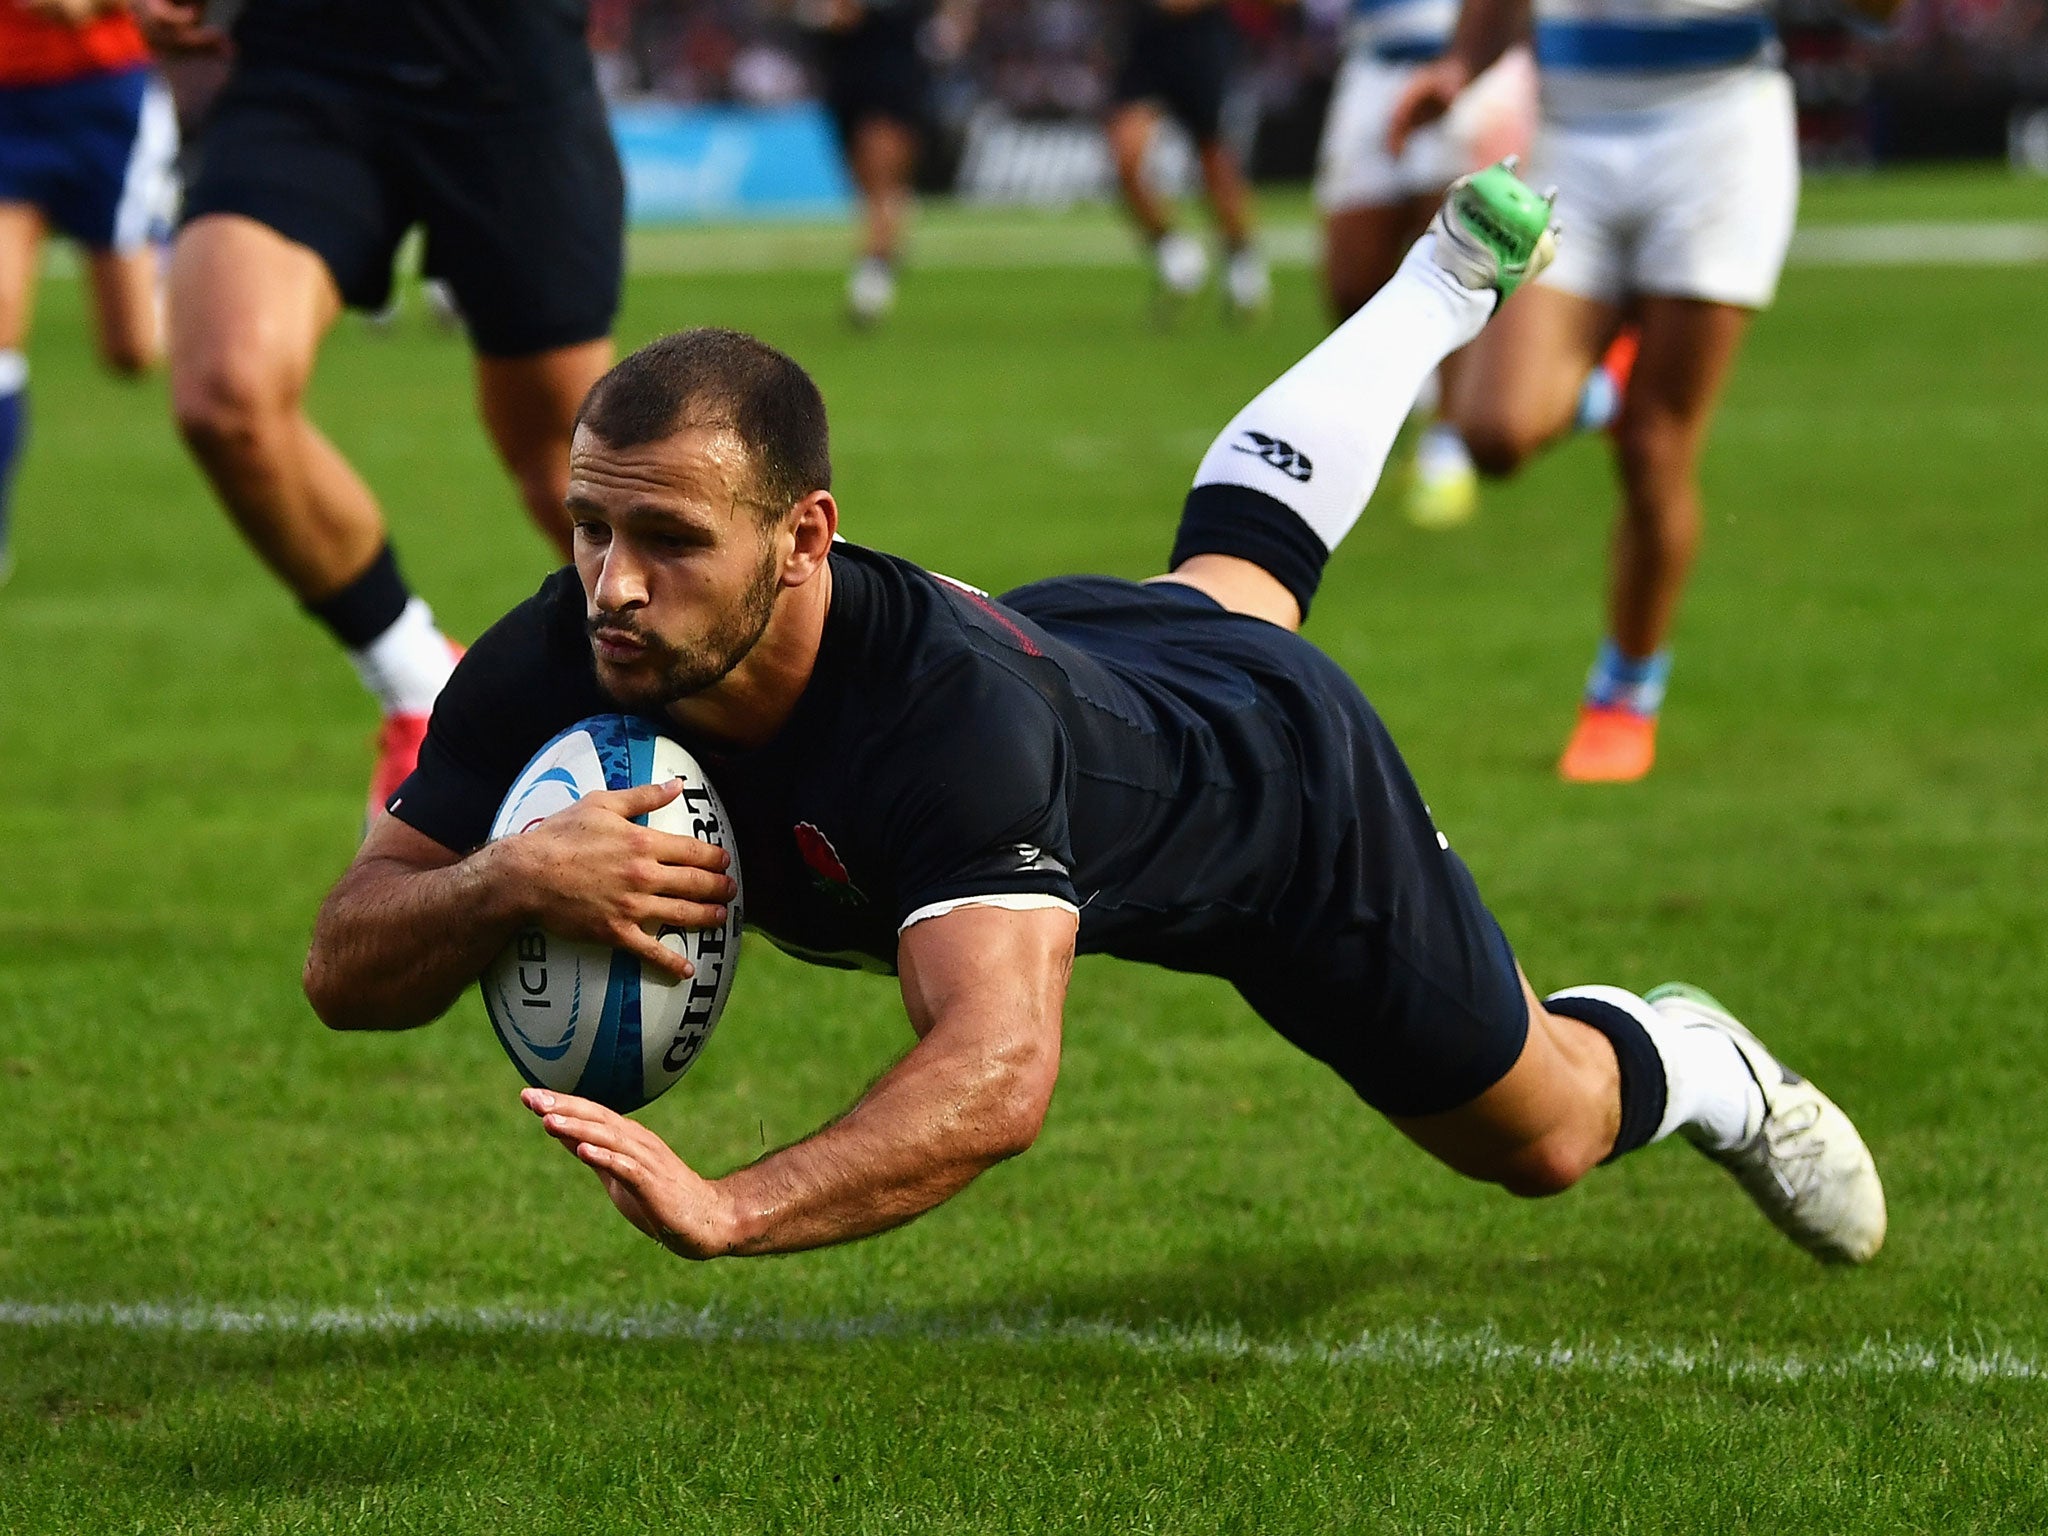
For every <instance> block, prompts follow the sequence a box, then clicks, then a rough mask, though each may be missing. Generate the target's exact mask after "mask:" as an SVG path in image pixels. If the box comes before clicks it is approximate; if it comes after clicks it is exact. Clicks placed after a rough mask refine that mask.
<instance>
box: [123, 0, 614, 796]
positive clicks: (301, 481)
mask: <svg viewBox="0 0 2048 1536" xmlns="http://www.w3.org/2000/svg"><path fill="white" fill-rule="evenodd" d="M139 5H140V7H141V11H140V14H141V15H142V18H143V21H144V24H145V28H146V30H147V31H148V32H149V33H150V35H151V40H152V41H153V42H155V43H156V44H157V45H158V46H159V47H161V48H166V49H173V50H198V51H219V50H223V49H225V48H227V47H228V46H229V44H228V40H227V39H226V38H225V37H223V36H222V35H221V33H220V32H219V31H217V30H216V29H215V28H213V27H211V26H209V25H207V23H206V21H205V18H204V17H203V15H202V13H201V8H200V6H199V5H198V4H196V3H179V0H139ZM585 19H586V18H585V6H584V4H583V3H582V0H249V3H248V5H247V6H246V8H244V9H243V10H242V11H241V13H240V15H239V16H238V17H237V19H236V20H235V22H234V31H233V43H232V46H233V51H234V60H235V61H234V69H233V73H232V74H231V75H230V77H229V80H228V84H227V87H226V89H225V90H224V91H223V92H222V94H221V96H220V98H219V100H218V101H217V102H216V103H215V104H214V106H213V108H212V111H211V115H210V116H209V118H208V121H207V125H206V129H205V132H204V134H203V136H202V138H201V141H200V144H199V146H198V148H199V155H198V170H197V172H196V175H195V177H194V180H193V182H192V185H191V188H190V190H189V192H188V194H187V196H186V200H185V212H184V223H183V226H182V227H181V229H180V230H179V233H178V237H177V243H176V246H175V248H174V251H173V255H172V261H171V276H170V367H171V394H172V404H173V409H174V410H175V412H176V414H177V419H178V426H179V429H180V430H181V431H182V432H183V434H184V436H185V440H186V442H187V443H188V444H189V445H190V446H191V449H192V451H193V454H194V455H195V457H197V459H198V460H199V463H200V466H201V467H202V468H203V469H204V470H205V472H206V474H207V477H208V478H209V479H210V480H211V481H212V482H213V486H214V489H215V491H216V492H217V493H218V494H219V496H220V498H221V501H222V503H223V504H224V505H225V506H226V508H227V510H228V512H229V514H230V515H231V516H232V517H233V518H234V520H235V522H236V523H237V524H238V525H239V526H240V528H241V530H242V533H243V534H244V536H245V537H246V538H247V539H248V540H249V542H250V544H251V545H252V546H253V547H254V548H255V550H256V552H257V554H258V555H260V556H261V557H262V559H263V560H264V562H265V563H266V564H268V565H269V566H270V568H271V569H272V570H273V571H274V572H276V573H277V575H278V576H279V577H280V578H281V579H282V580H283V581H284V583H285V584H286V585H287V586H289V587H290V588H291V589H292V591H293V592H294V593H295V594H296V595H297V596H298V598H299V600H300V601H301V602H302V603H303V604H304V605H305V606H306V608H307V609H308V611H310V612H311V613H312V614H313V615H314V617H316V618H317V619H319V620H320V621H321V622H322V623H323V624H325V625H326V626H327V628H328V630H329V631H330V632H331V633H332V634H333V636H334V637H335V639H336V640H337V641H338V642H340V644H341V645H342V646H343V647H344V648H345V649H346V651H347V652H348V656H349V659H350V661H351V662H353V663H354V665H355V668H356V671H357V674H358V675H359V676H360V677H361V679H362V681H363V684H364V686H365V687H366V688H367V689H368V690H369V691H370V692H371V694H372V695H374V696H375V698H376V700H377V702H378V705H379V708H380V709H381V711H382V713H383V726H382V729H381V730H380V732H379V737H378V761H377V767H376V771H375V773H374V775H373V777H372V780H371V787H370V814H371V815H372V816H374V815H376V814H377V812H378V811H379V810H380V809H381V807H382V805H383V802H384V800H385V798H386V797H387V796H388V795H389V793H390V791H391V789H392V788H393V787H395V786H396V785H397V784H398V783H399V781H400V780H402V779H403V778H404V777H405V776H406V774H407V773H409V772H410V771H411V768H412V764H413V761H414V759H415V758H416V756H417V755H418V751H419V743H420V739H421V738H422V736H423V735H424V734H425V731H426V723H427V716H428V714H429V712H430V711H431V710H432V708H433V703H434V698H435V695H436V694H438V693H439V692H440V688H441V684H442V683H443V682H444V681H446V679H447V676H448V673H449V671H450V670H451V669H452V667H453V664H454V654H455V652H454V647H453V646H452V645H451V644H450V642H449V641H448V639H447V638H446V637H445V636H444V635H442V634H441V632H440V630H439V629H438V628H437V627H436V625H435V623H434V618H433V614H432V613H431V611H430V610H429V609H428V608H427V605H426V604H425V603H424V602H422V601H421V600H420V599H419V598H417V597H415V596H413V594H412V593H411V591H410V590H409V589H408V588H407V586H406V584H405V581H404V578H403V577H402V576H401V575H400V573H399V568H398V564H397V561H396V559H395V558H394V556H393V554H392V549H391V543H390V540H389V538H388V536H387V534H386V531H385V525H384V517H383V513H382V512H381V511H380V509H379V507H378V504H377V501H376V498H375V497H374V496H373V495H372V494H371V492H370V489H369V487H367V486H366V485H364V483H363V482H362V480H361V479H360V478H359V477H358V476H357V475H356V473H355V471H354V469H353V468H351V467H350V465H349V463H348V461H347V460H345V459H344V458H342V456H341V455H340V453H338V452H337V451H336V450H335V448H334V445H333V444H332V443H330V442H329V441H328V440H327V438H326V437H325V436H323V435H322V434H321V432H320V430H319V429H318V428H317V427H315V426H314V425H313V423H312V422H311V421H310V420H308V419H307V417H306V415H305V413H304V411H303V409H302V404H301V402H302V399H303V397H304V393H305V388H306V384H307V381H308V379H309V378H310V377H311V374H312V371H313V364H314V360H315V358H316V356H317V354H318V352H319V347H320V342H321V339H322V338H323V337H324V336H325V335H326V333H327V331H328V329H329V328H330V327H331V326H332V325H333V324H334V321H335V319H336V318H337V316H338V315H339V314H340V312H341V310H342V308H343V307H344V306H349V307H353V308H357V309H363V310H371V311H374V310H376V309H378V308H379V307H381V306H382V305H383V303H384V302H385V299H386V297H387V295H388V294H389V291H390V287H391V281H392V258H393V254H394V252H395V251H396V249H397V247H398V245H399V242H400V241H401V239H402V238H403V237H404V235H405V233H406V231H407V230H408V229H410V228H411V227H412V226H413V225H415V224H419V225H423V226H424V227H425V230H426V255H425V263H426V268H427V270H428V271H429V272H431V273H432V274H434V275H435V276H438V277H440V278H442V279H444V280H445V281H446V282H447V283H448V285H449V287H450V289H451V290H452V291H453V293H454V295H455V297H456V299H457V300H458V301H459V302H460V304H461V307H462V313H463V317H464V321H465V323H466V324H467V326H468V328H469V336H470V341H471V344H472V346H473V348H474V350H475V353H476V390H477V407H478V413H479V415H480V416H481V417H482V419H483V424H484V427H485V429H486V430H487V431H488V433H489V435H490V438H491V441H492V443H493V444H494V445H495V447H496V448H497V452H498V456H499V458H500V459H501V460H502V461H503V462H504V464H505V467H506V469H507V470H508V471H509V472H510V473H511V476H512V479H513V481H514V483H515V484H516V486H517V487H518V490H519V494H520V496H521V499H522V500H523V501H524V502H525V504H526V508H527V510H528V512H529V513H530V514H531V515H532V517H533V520H534V522H535V523H536V524H537V525H538V526H539V527H540V529H541V530H542V532H543V533H545V534H546V535H547V537H548V538H549V539H550V540H551V541H552V542H553V543H554V545H555V546H556V548H557V549H558V550H561V551H563V552H566V551H567V549H568V546H569V528H568V521H567V518H566V517H565V515H564V513H563V511H562V496H563V493H564V491H565V489H566V487H567V476H568V445H569V434H570V427H571V424H572V422H573V420H574V417H575V413H576V408H577V407H578V406H579V405H580V404H581V403H582V400H583V396H584V394H585V392H586V391H587V390H588V389H589V387H590V385H591V384H592V383H593V382H594V381H595V380H596V379H597V378H598V377H599V376H600V375H601V374H602V373H603V372H604V371H605V369H606V368H607V367H608V366H609V364H610V361H611V355H612V352H611V340H610V332H611V322H612V317H613V314H614V313H615V311H616V310H617V307H618V298H619V286H620V281H621V273H622V264H623V251H622V243H623V230H624V186H623V182H622V178H621V175H620V171H619V162H618V156H617V152H616V151H615V150H614V148H613V146H612V138H611V131H610V128H609V126H608V124H607V123H606V120H605V114H604V108H603V104H602V102H601V101H600V99H599V97H598V94H597V87H596V81H595V78H594V75H593V72H592V68H591V60H590V53H589V49H588V47H587V46H586V44H585V41H584V26H585Z"/></svg>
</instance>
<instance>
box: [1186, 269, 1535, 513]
mask: <svg viewBox="0 0 2048 1536" xmlns="http://www.w3.org/2000/svg"><path fill="white" fill-rule="evenodd" d="M1435 240H1436V236H1435V235H1433V234H1429V235H1424V236H1423V237H1422V239H1421V240H1420V241H1418V242H1417V243H1416V245H1415V248H1414V249H1413V250H1411V251H1409V253H1408V255H1407V257H1406V258H1405V259H1404V260H1403V261H1402V263H1401V266H1400V269H1399V270H1398V271H1396V272H1395V273H1394V276H1393V278H1392V279H1391V280H1390V281H1389V282H1388V283H1387V285H1386V287H1384V288H1382V289H1381V290H1380V291H1379V292H1378V293H1377V294H1375V295H1373V298H1372V301H1371V302H1370V303H1368V304H1367V305H1366V306H1365V307H1364V308H1363V309H1361V310H1359V311H1358V313H1357V314H1355V315H1353V316H1352V317H1351V318H1350V319H1349V320H1346V321H1345V322H1344V323H1343V324H1342V325H1340V326H1338V327H1337V329H1336V330H1334V331H1332V332H1331V333H1330V335H1329V336H1328V337H1327V338H1326V339H1325V340H1324V341H1323V343H1322V345H1321V346H1319V347H1317V348H1316V349H1315V350H1314V351H1313V352H1311V353H1309V355H1308V356H1307V357H1304V358H1303V359H1302V360H1301V361H1300V362H1298V363H1296V364H1295V365H1294V366H1293V367H1292V368H1290V369H1288V370H1287V372H1285V373H1283V374H1282V375H1281V376H1280V377H1279V378H1278V379H1276V380H1274V382H1273V383H1271V384H1269V385H1267V386H1266V388H1265V389H1264V390H1263V391H1262V392H1261V393H1260V394H1259V396H1258V397H1257V398H1256V399H1254V400H1253V401H1252V403H1251V404H1250V405H1248V406H1246V407H1245V408H1244V409H1243V410H1241V411H1239V412H1238V413H1237V415H1236V416H1235V417H1233V418H1232V419H1231V422H1230V425H1229V426H1227V427H1225V428H1224V429H1223V432H1222V434H1221V435H1220V436H1218V437H1217V439H1216V441H1215V442H1214V443H1213V444H1211V445H1210V448H1209V451H1208V453H1207V454H1205V455H1204V456H1203V459H1202V466H1201V468H1200V469H1198V470H1197V471H1196V472H1195V484H1196V485H1198V486H1201V485H1241V486H1246V487H1248V488H1249V489H1251V490H1255V491H1262V492H1264V493H1265V494H1266V495H1268V496H1271V497H1273V498H1274V499H1275V500H1277V501H1279V502H1281V503H1283V504H1284V505H1286V506H1288V507H1291V508H1292V509H1293V510H1294V512H1295V513H1296V514H1297V515H1298V516H1299V517H1300V518H1301V520H1302V521H1303V522H1305V523H1307V524H1308V525H1309V527H1310V528H1311V529H1313V530H1314V532H1315V535H1316V537H1317V538H1319V539H1321V540H1322V542H1323V545H1324V547H1325V548H1327V549H1335V548H1336V547H1337V545H1338V544H1339V543H1340V542H1342V540H1343V538H1344V535H1345V534H1347V533H1349V532H1350V531H1351V528H1352V525H1353V524H1354V523H1356V522H1357V521H1358V517H1359V514H1360V513H1361V512H1363V511H1364V510H1365V504H1366V502H1367V501H1368V500H1369V499H1370V498H1371V496H1372V493H1373V487H1375V486H1376V485H1378V484H1379V480H1380V472H1381V470H1383V469H1384V468H1385V467H1386V463H1387V455H1388V453H1389V452H1390V451H1392V449H1393V446H1394V437H1395V435H1396V434H1397V433H1398V432H1399V431H1400V430H1401V423H1402V421H1403V420H1405V419H1406V418H1407V415H1408V410H1409V407H1410V406H1411V405H1413V404H1414V402H1415V396H1416V394H1417V392H1418V391H1420V390H1421V388H1422V385H1423V381H1424V380H1426V379H1427V378H1428V377H1429V376H1430V374H1431V373H1432V372H1434V371H1435V369H1436V365H1437V364H1438V363H1440V362H1442V361H1443V360H1444V359H1445V358H1446V357H1448V356H1449V355H1450V354H1451V353H1453V352H1455V351H1457V350H1458V348H1460V347H1462V346H1464V345H1465V344H1466V343H1467V342H1469V341H1470V340H1472V338H1473V337H1475V336H1477V335H1478V334H1479V331H1480V328H1481V327H1482V326H1484V325H1485V324H1486V320H1487V317H1488V316H1489V315H1491V314H1492V313H1493V305H1494V294H1493V291H1492V290H1491V289H1472V288H1467V287H1465V286H1464V285H1463V284H1461V283H1460V282H1458V280H1457V279H1456V278H1454V277H1452V276H1451V275H1450V274H1449V273H1448V272H1446V271H1444V270H1443V268H1441V267H1439V266H1438V265H1437V264H1436V262H1435V260H1434V259H1433V258H1432V256H1431V254H1430V252H1431V249H1432V247H1433V245H1434V242H1435Z"/></svg>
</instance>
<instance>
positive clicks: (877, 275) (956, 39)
mask: <svg viewBox="0 0 2048 1536" xmlns="http://www.w3.org/2000/svg"><path fill="white" fill-rule="evenodd" d="M973 14H974V13H973V4H972V0H951V3H948V4H945V5H943V6H941V7H939V9H938V10H937V12H936V13H934V11H933V9H932V7H931V6H930V5H929V4H928V3H926V0H810V3H804V4H801V5H799V7H798V10H797V17H798V20H799V21H801V22H802V23H803V24H804V26H805V27H806V28H808V29H809V30H810V31H811V32H812V33H813V34H814V35H815V37H816V57H817V61H818V70H819V73H820V74H821V75H822V76H823V84H824V95H825V109H826V110H827V111H828V112H830V113H831V115H832V122H833V125H834V126H835V127H836V128H837V129H838V131H839V144H840V148H841V149H842V151H843V152H844V153H845V155H846V165H847V169H848V171H849V172H851V174H852V176H853V183H854V186H855V187H856V188H857V189H858V191H859V193H860V204H861V248H860V256H859V257H858V258H857V259H856V260H855V262H854V267H853V271H852V273H851V274H850V275H849V276H848V277H847V280H846V313H847V316H848V318H850V319H851V320H852V321H853V323H854V324H855V325H858V326H863V327H865V326H870V325H873V324H875V323H876V322H878V321H880V320H881V319H883V318H884V317H885V316H886V315H887V314H888V313H889V311H890V310H891V309H893V308H895V306H896V277H897V270H898V266H899V263H900V261H901V258H902V249H903V226H904V222H905V219H906V217H907V215H908V213H909V211H910V197H911V186H912V182H913V179H914V178H915V176H916V174H917V161H918V156H919V154H920V153H921V152H922V151H923V148H924V144H925V141H926V139H927V138H928V137H929V136H930V133H931V129H932V74H931V68H930V66H929V65H928V64H927V62H926V59H925V49H926V47H927V46H928V45H929V46H930V47H931V48H932V49H933V50H934V51H935V52H938V53H940V54H942V55H944V56H948V57H950V56H952V55H955V54H957V53H958V52H959V51H960V50H961V49H962V48H964V47H965V46H966V43H967V37H968V33H969V30H970V29H971V27H972V25H973Z"/></svg>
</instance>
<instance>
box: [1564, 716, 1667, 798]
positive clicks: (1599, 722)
mask: <svg viewBox="0 0 2048 1536" xmlns="http://www.w3.org/2000/svg"><path fill="white" fill-rule="evenodd" d="M1656 760H1657V717H1656V716H1655V715H1639V714H1637V713H1636V712H1635V711H1634V710H1632V709H1621V708H1618V707H1616V706H1614V705H1611V704H1581V705H1580V706H1579V723H1578V726H1577V728H1576V729H1574V730H1573V732H1572V739H1571V740H1570V741H1568V742H1566V743H1565V749H1564V756H1563V757H1561V758H1559V759H1558V760H1557V776H1558V777H1559V778H1561V779H1564V780H1565V781H1566V782H1568V783H1572V784H1633V783H1634V782H1635V781H1636V780H1637V779H1640V778H1641V777H1642V776H1643V775H1644V774H1646V773H1648V772H1649V771H1650V765H1651V764H1652V763H1654V762H1655V761H1656Z"/></svg>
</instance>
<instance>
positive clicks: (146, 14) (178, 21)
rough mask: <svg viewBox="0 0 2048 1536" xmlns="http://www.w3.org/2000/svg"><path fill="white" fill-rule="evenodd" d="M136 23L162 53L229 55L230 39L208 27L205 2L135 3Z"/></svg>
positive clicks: (142, 0)
mask: <svg viewBox="0 0 2048 1536" xmlns="http://www.w3.org/2000/svg"><path fill="white" fill-rule="evenodd" d="M133 4H134V7H135V21H136V24H137V25H138V26H140V27H141V28H142V35H143V37H144V39H145V40H146V41H147V42H148V43H149V46H150V47H152V48H154V49H155V50H156V51H157V52H158V53H226V52H227V51H228V46H229V45H228V35H227V33H225V32H223V31H221V29H220V28H219V27H214V26H208V25H207V22H206V5H205V0H133Z"/></svg>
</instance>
